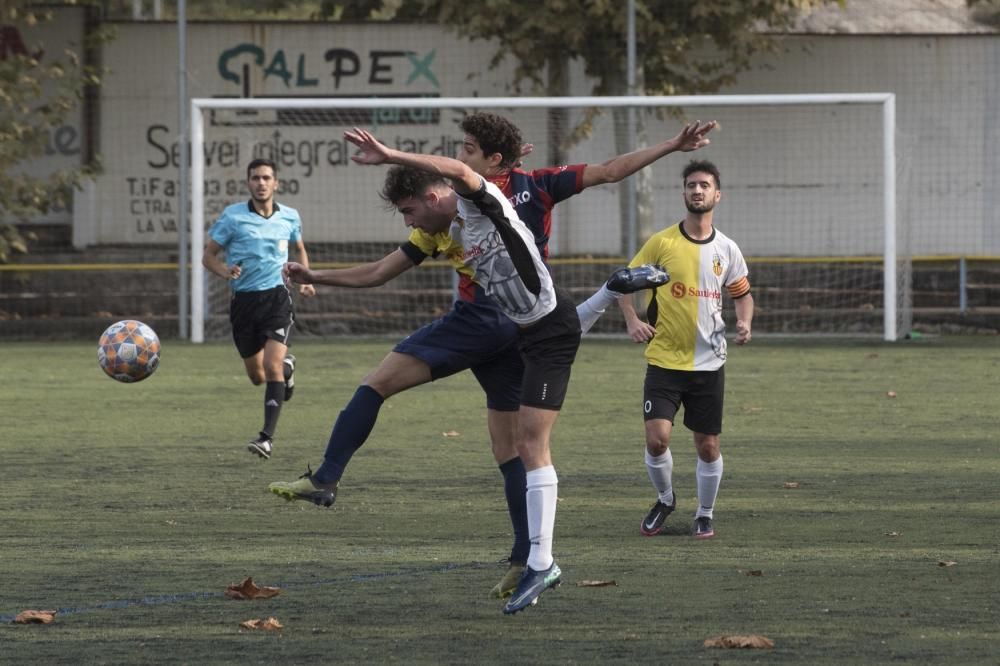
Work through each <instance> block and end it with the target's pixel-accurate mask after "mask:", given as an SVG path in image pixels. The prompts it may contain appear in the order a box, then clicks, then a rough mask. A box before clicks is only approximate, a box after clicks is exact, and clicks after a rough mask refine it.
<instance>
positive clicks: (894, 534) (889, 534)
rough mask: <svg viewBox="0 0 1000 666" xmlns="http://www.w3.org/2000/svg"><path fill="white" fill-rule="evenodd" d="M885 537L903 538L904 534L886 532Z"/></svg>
mask: <svg viewBox="0 0 1000 666" xmlns="http://www.w3.org/2000/svg"><path fill="white" fill-rule="evenodd" d="M885 535H886V536H887V537H898V536H903V533H902V532H886V533H885Z"/></svg>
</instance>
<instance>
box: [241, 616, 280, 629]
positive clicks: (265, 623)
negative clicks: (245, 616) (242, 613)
mask: <svg viewBox="0 0 1000 666" xmlns="http://www.w3.org/2000/svg"><path fill="white" fill-rule="evenodd" d="M240 627H242V628H243V629H252V630H255V631H281V630H282V629H284V628H285V627H284V626H283V625H282V624H281V623H280V622H278V618H276V617H269V618H267V619H266V620H260V619H257V620H247V621H246V622H240Z"/></svg>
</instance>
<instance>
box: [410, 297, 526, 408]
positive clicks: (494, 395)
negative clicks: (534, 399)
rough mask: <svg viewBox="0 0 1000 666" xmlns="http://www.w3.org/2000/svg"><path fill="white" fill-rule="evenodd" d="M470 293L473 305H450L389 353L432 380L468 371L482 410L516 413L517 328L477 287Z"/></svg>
mask: <svg viewBox="0 0 1000 666" xmlns="http://www.w3.org/2000/svg"><path fill="white" fill-rule="evenodd" d="M475 293H476V295H475V300H474V301H456V302H455V304H454V305H453V306H452V309H451V310H449V311H448V313H447V314H446V315H445V316H443V317H441V318H440V319H436V320H434V321H432V322H431V323H429V324H427V325H426V326H422V327H420V328H418V329H417V330H416V331H414V332H413V333H411V334H410V335H409V336H407V337H406V338H404V339H403V340H402V341H401V342H400V343H399V344H397V345H396V346H395V348H394V349H393V351H394V352H397V353H400V354H407V355H409V356H413V357H415V358H418V359H420V360H421V361H423V362H424V363H426V364H427V365H428V366H429V367H430V370H431V378H432V379H435V380H436V379H441V378H442V377H449V376H451V375H454V374H456V373H458V372H461V371H463V370H469V369H471V370H472V373H473V374H474V375H475V376H476V379H477V380H478V381H479V385H480V386H482V387H483V391H484V392H485V393H486V406H487V407H488V408H490V409H496V410H498V411H503V412H514V411H517V409H518V407H520V405H521V378H522V376H523V375H524V363H523V362H522V361H521V354H520V353H519V352H518V349H517V334H518V328H517V324H515V323H514V322H512V321H511V320H510V319H508V318H507V315H505V314H504V313H503V312H502V311H501V310H500V308H499V307H497V305H496V303H494V302H493V301H492V300H491V299H490V298H489V297H488V296H487V295H486V294H485V292H483V290H482V289H481V288H479V287H476V292H475Z"/></svg>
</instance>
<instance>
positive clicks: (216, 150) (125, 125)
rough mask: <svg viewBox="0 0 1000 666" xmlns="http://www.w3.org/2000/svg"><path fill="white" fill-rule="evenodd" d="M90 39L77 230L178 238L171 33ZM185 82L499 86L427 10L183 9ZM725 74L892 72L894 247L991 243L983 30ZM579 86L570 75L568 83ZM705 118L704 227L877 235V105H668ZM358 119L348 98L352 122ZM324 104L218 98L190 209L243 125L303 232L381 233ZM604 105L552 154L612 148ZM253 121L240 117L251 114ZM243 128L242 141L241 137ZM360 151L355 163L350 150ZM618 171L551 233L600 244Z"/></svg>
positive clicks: (484, 49) (526, 121)
mask: <svg viewBox="0 0 1000 666" xmlns="http://www.w3.org/2000/svg"><path fill="white" fill-rule="evenodd" d="M118 30H119V35H120V36H119V38H118V39H117V40H116V41H115V42H113V43H111V44H109V45H108V46H106V47H105V49H104V52H103V60H104V64H105V66H107V67H109V68H110V69H111V74H110V75H109V76H108V78H107V80H106V83H105V85H104V87H103V89H102V93H101V100H100V127H99V137H100V140H101V144H100V147H99V152H100V153H101V154H102V156H103V159H104V164H105V169H106V172H105V174H104V175H103V176H102V177H101V178H100V179H99V180H98V182H97V183H96V184H95V186H94V187H93V188H92V189H90V190H88V191H87V192H85V193H84V194H83V195H82V196H81V198H80V201H79V202H78V204H77V206H76V216H75V220H74V224H75V226H76V229H75V237H76V239H77V243H78V244H79V245H89V244H97V245H100V244H111V243H114V244H118V243H129V244H140V245H142V244H171V243H176V239H177V229H176V224H177V205H176V188H177V180H176V179H177V164H178V160H179V159H180V156H181V154H182V150H181V148H180V146H181V145H182V143H181V142H180V139H181V137H179V136H178V133H177V128H178V106H177V104H178V102H177V99H176V93H177V37H176V32H175V27H174V26H173V25H172V24H169V23H167V24H155V23H141V24H121V25H119V26H118ZM188 37H189V40H188V44H189V47H188V48H189V51H188V68H189V85H188V92H189V94H190V95H191V96H192V97H220V96H226V97H239V96H246V95H251V96H285V97H288V96H310V97H312V96H317V97H318V96H373V95H381V96H386V95H404V96H414V95H435V96H443V97H450V96H461V97H468V96H474V95H476V96H499V95H504V94H506V93H507V92H508V86H507V84H506V82H507V80H508V78H509V72H510V68H509V67H506V66H504V67H501V68H500V69H499V70H490V69H489V67H488V61H489V58H490V56H491V55H492V47H491V46H490V45H484V44H483V43H475V44H472V43H468V42H464V41H461V40H458V39H456V38H455V37H454V36H453V34H452V33H449V32H446V31H444V30H442V29H439V28H436V27H433V26H340V25H315V24H193V25H191V26H189V28H188ZM786 47H787V48H786V50H785V51H784V52H783V53H782V54H780V55H776V56H770V57H768V58H766V59H762V60H761V61H760V63H759V65H760V67H759V68H757V69H755V70H754V71H753V72H749V73H747V74H745V75H744V76H743V77H742V78H741V80H740V83H739V84H738V85H737V86H734V87H733V88H731V89H728V90H725V91H722V92H725V93H741V94H743V93H752V94H758V93H817V92H894V93H895V94H896V95H897V122H898V128H897V130H898V133H897V142H898V174H897V177H898V187H899V198H898V208H899V224H900V230H901V233H900V242H901V246H902V247H903V249H906V248H907V247H908V248H909V250H910V251H911V252H912V253H913V254H920V255H940V254H975V255H1000V231H997V228H998V222H1000V220H998V216H1000V213H998V212H997V205H996V204H997V197H998V187H1000V183H998V179H997V163H998V151H997V140H998V139H1000V136H998V134H1000V129H998V125H997V110H998V107H1000V89H998V88H1000V86H998V82H997V80H996V77H995V73H996V71H998V65H1000V40H997V38H996V37H995V36H985V35H969V36H846V35H829V36H796V37H790V38H788V39H787V41H786ZM573 88H574V92H575V93H576V94H587V93H588V92H589V86H588V84H587V82H586V81H584V80H583V79H582V77H581V76H579V75H578V76H577V78H576V81H575V83H574V85H573ZM682 113H683V114H684V116H685V117H687V118H691V117H695V116H697V117H701V118H703V119H705V118H708V117H714V118H718V119H719V120H721V121H722V130H721V131H720V132H718V133H717V135H716V136H715V137H713V139H714V140H713V144H712V146H710V147H709V148H708V149H706V150H705V151H703V153H701V154H699V156H702V157H705V158H708V159H712V160H714V161H716V162H717V163H718V164H719V166H720V167H721V168H722V171H723V175H724V183H723V185H724V201H723V204H722V205H721V207H720V209H719V218H718V224H719V226H720V228H723V229H724V230H725V231H728V232H730V233H731V235H733V236H735V237H738V238H739V239H740V242H741V245H743V246H744V249H745V251H746V252H747V253H748V254H749V253H752V254H755V255H785V254H877V253H878V252H879V251H880V248H881V244H882V218H881V188H882V187H883V186H884V183H883V181H882V179H881V175H880V172H879V168H880V164H881V143H880V141H881V140H880V125H879V122H880V119H879V117H878V113H877V110H874V109H871V108H868V109H865V108H853V107H837V108H814V109H784V110H781V109H728V108H727V109H723V108H718V109H686V110H683V111H682ZM510 115H512V116H513V117H514V119H515V122H517V123H518V124H519V125H521V126H522V128H523V129H524V130H525V134H526V138H527V139H528V140H530V141H533V142H534V143H536V151H535V153H534V154H533V155H532V156H531V157H530V158H529V159H528V166H543V165H547V163H546V159H545V156H546V155H547V153H548V150H549V146H548V141H547V136H546V134H545V129H544V128H545V125H544V122H545V121H544V118H543V117H538V116H535V115H531V114H520V113H517V114H510ZM460 116H461V113H460V112H458V111H450V110H443V111H441V112H440V113H439V114H437V115H436V116H433V117H430V116H428V117H422V118H416V119H414V118H398V117H397V118H393V117H385V118H382V119H378V120H379V122H378V130H379V136H380V138H383V139H384V140H386V141H387V142H389V143H393V144H396V145H400V146H402V147H420V148H423V149H424V150H434V149H437V150H440V151H443V152H449V151H450V150H452V149H454V147H455V145H456V144H455V140H456V139H460V133H459V132H458V131H457V129H456V127H455V123H456V122H457V119H458V118H459V117H460ZM375 120H377V119H373V118H361V121H362V122H361V123H359V124H366V123H370V122H374V121H375ZM342 121H343V119H339V120H337V121H331V120H330V119H329V118H327V119H326V120H324V121H321V122H318V123H317V124H312V125H307V126H294V125H291V124H288V122H287V120H285V119H281V118H278V117H276V116H275V115H274V114H263V115H258V116H249V117H248V116H237V115H233V114H229V115H225V114H219V115H217V116H216V117H215V118H214V120H213V123H214V124H213V127H212V129H211V131H210V133H209V134H208V135H207V148H208V150H209V151H210V157H211V158H212V159H213V160H214V163H215V164H220V163H221V164H223V165H224V166H225V167H226V168H224V169H222V170H220V171H217V172H216V171H213V172H210V174H208V178H209V179H210V181H211V182H209V183H206V186H207V187H208V190H209V200H208V201H207V202H206V203H207V216H206V217H207V219H214V214H215V213H217V211H218V210H220V209H221V207H222V206H224V205H225V204H226V203H229V202H231V201H236V200H239V199H241V198H244V197H245V190H244V189H243V185H242V183H243V178H244V171H243V169H244V167H245V164H246V162H247V161H248V160H249V159H250V157H251V153H252V151H253V150H254V145H259V146H263V149H264V150H269V148H268V146H275V145H278V146H279V148H278V149H277V150H278V151H279V153H280V151H282V150H287V151H288V152H287V165H285V166H284V167H283V168H282V173H281V176H282V178H283V179H284V180H285V181H286V182H287V183H289V184H294V189H295V191H294V192H292V191H287V192H285V193H284V195H283V197H282V199H280V200H285V201H286V203H288V204H290V205H292V206H295V207H297V208H299V209H300V211H301V212H302V213H303V218H304V220H305V221H306V229H307V239H308V240H311V241H327V240H329V241H344V240H355V239H361V238H364V239H369V240H377V241H392V240H394V239H398V238H400V237H402V235H403V231H402V229H401V223H400V220H399V219H398V216H397V217H393V216H391V215H387V214H386V213H385V212H384V211H383V210H382V209H381V207H380V204H379V201H378V199H377V197H376V196H375V192H376V191H377V189H378V186H379V184H380V182H381V176H382V173H384V172H382V171H379V170H377V169H369V170H367V173H363V174H362V173H358V169H360V167H356V166H354V165H351V164H349V163H348V159H347V154H348V151H347V149H346V147H345V146H344V145H343V143H342V140H341V138H340V137H341V134H342V131H343V129H344V124H343V122H342ZM680 122H681V119H680V118H679V117H677V116H674V117H667V118H666V119H664V120H660V119H654V118H651V117H649V118H645V128H646V134H645V138H646V140H647V141H655V140H659V139H661V138H664V137H666V136H670V135H672V134H673V133H674V132H675V131H676V129H677V128H678V127H679V124H680ZM614 127H615V126H614V124H613V123H612V122H611V121H610V120H609V119H608V118H604V119H602V120H600V121H599V122H598V124H597V125H596V128H595V132H594V135H593V138H592V140H590V141H589V142H586V143H585V144H581V145H579V146H577V147H576V148H573V149H571V150H570V151H569V153H568V154H567V161H599V160H603V159H606V158H607V157H610V156H611V155H614V154H616V153H617V152H619V150H620V147H621V145H622V144H620V143H616V142H615V138H614ZM253 132H257V135H256V136H253V135H252V133H253ZM260 149H262V148H258V150H260ZM688 157H690V156H687V155H685V156H673V157H670V158H667V160H664V161H663V162H662V163H661V164H659V165H657V167H656V168H655V169H653V170H652V173H651V175H650V182H649V184H648V189H647V191H648V192H649V193H650V196H651V197H652V198H651V200H650V201H649V202H648V203H649V208H648V209H649V210H650V211H651V213H650V214H651V217H652V220H653V221H652V225H653V226H654V227H659V226H662V225H663V224H666V223H669V222H672V221H675V220H676V219H679V218H680V217H681V216H682V215H683V209H682V207H681V205H680V194H679V172H680V168H681V167H682V165H683V164H684V162H685V161H686V160H687V159H688ZM362 171H365V170H362ZM619 213H620V205H619V190H618V188H613V187H606V188H601V189H600V190H599V191H596V192H589V193H587V194H586V195H585V196H582V197H577V198H575V199H572V200H570V201H568V202H566V203H565V204H563V205H562V206H560V209H559V213H558V218H557V229H558V233H557V235H556V236H555V238H554V239H553V245H554V249H555V250H556V251H557V252H561V253H566V254H569V253H572V254H579V253H596V254H609V253H610V254H616V253H618V252H619V251H621V250H622V248H621V246H620V241H621V230H620V223H619Z"/></svg>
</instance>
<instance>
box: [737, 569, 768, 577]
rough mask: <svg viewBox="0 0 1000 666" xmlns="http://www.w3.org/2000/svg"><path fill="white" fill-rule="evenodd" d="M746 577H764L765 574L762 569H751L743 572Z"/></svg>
mask: <svg viewBox="0 0 1000 666" xmlns="http://www.w3.org/2000/svg"><path fill="white" fill-rule="evenodd" d="M740 573H742V574H743V575H744V576H763V575H764V572H763V571H761V570H760V569H750V570H749V571H741V572H740Z"/></svg>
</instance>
